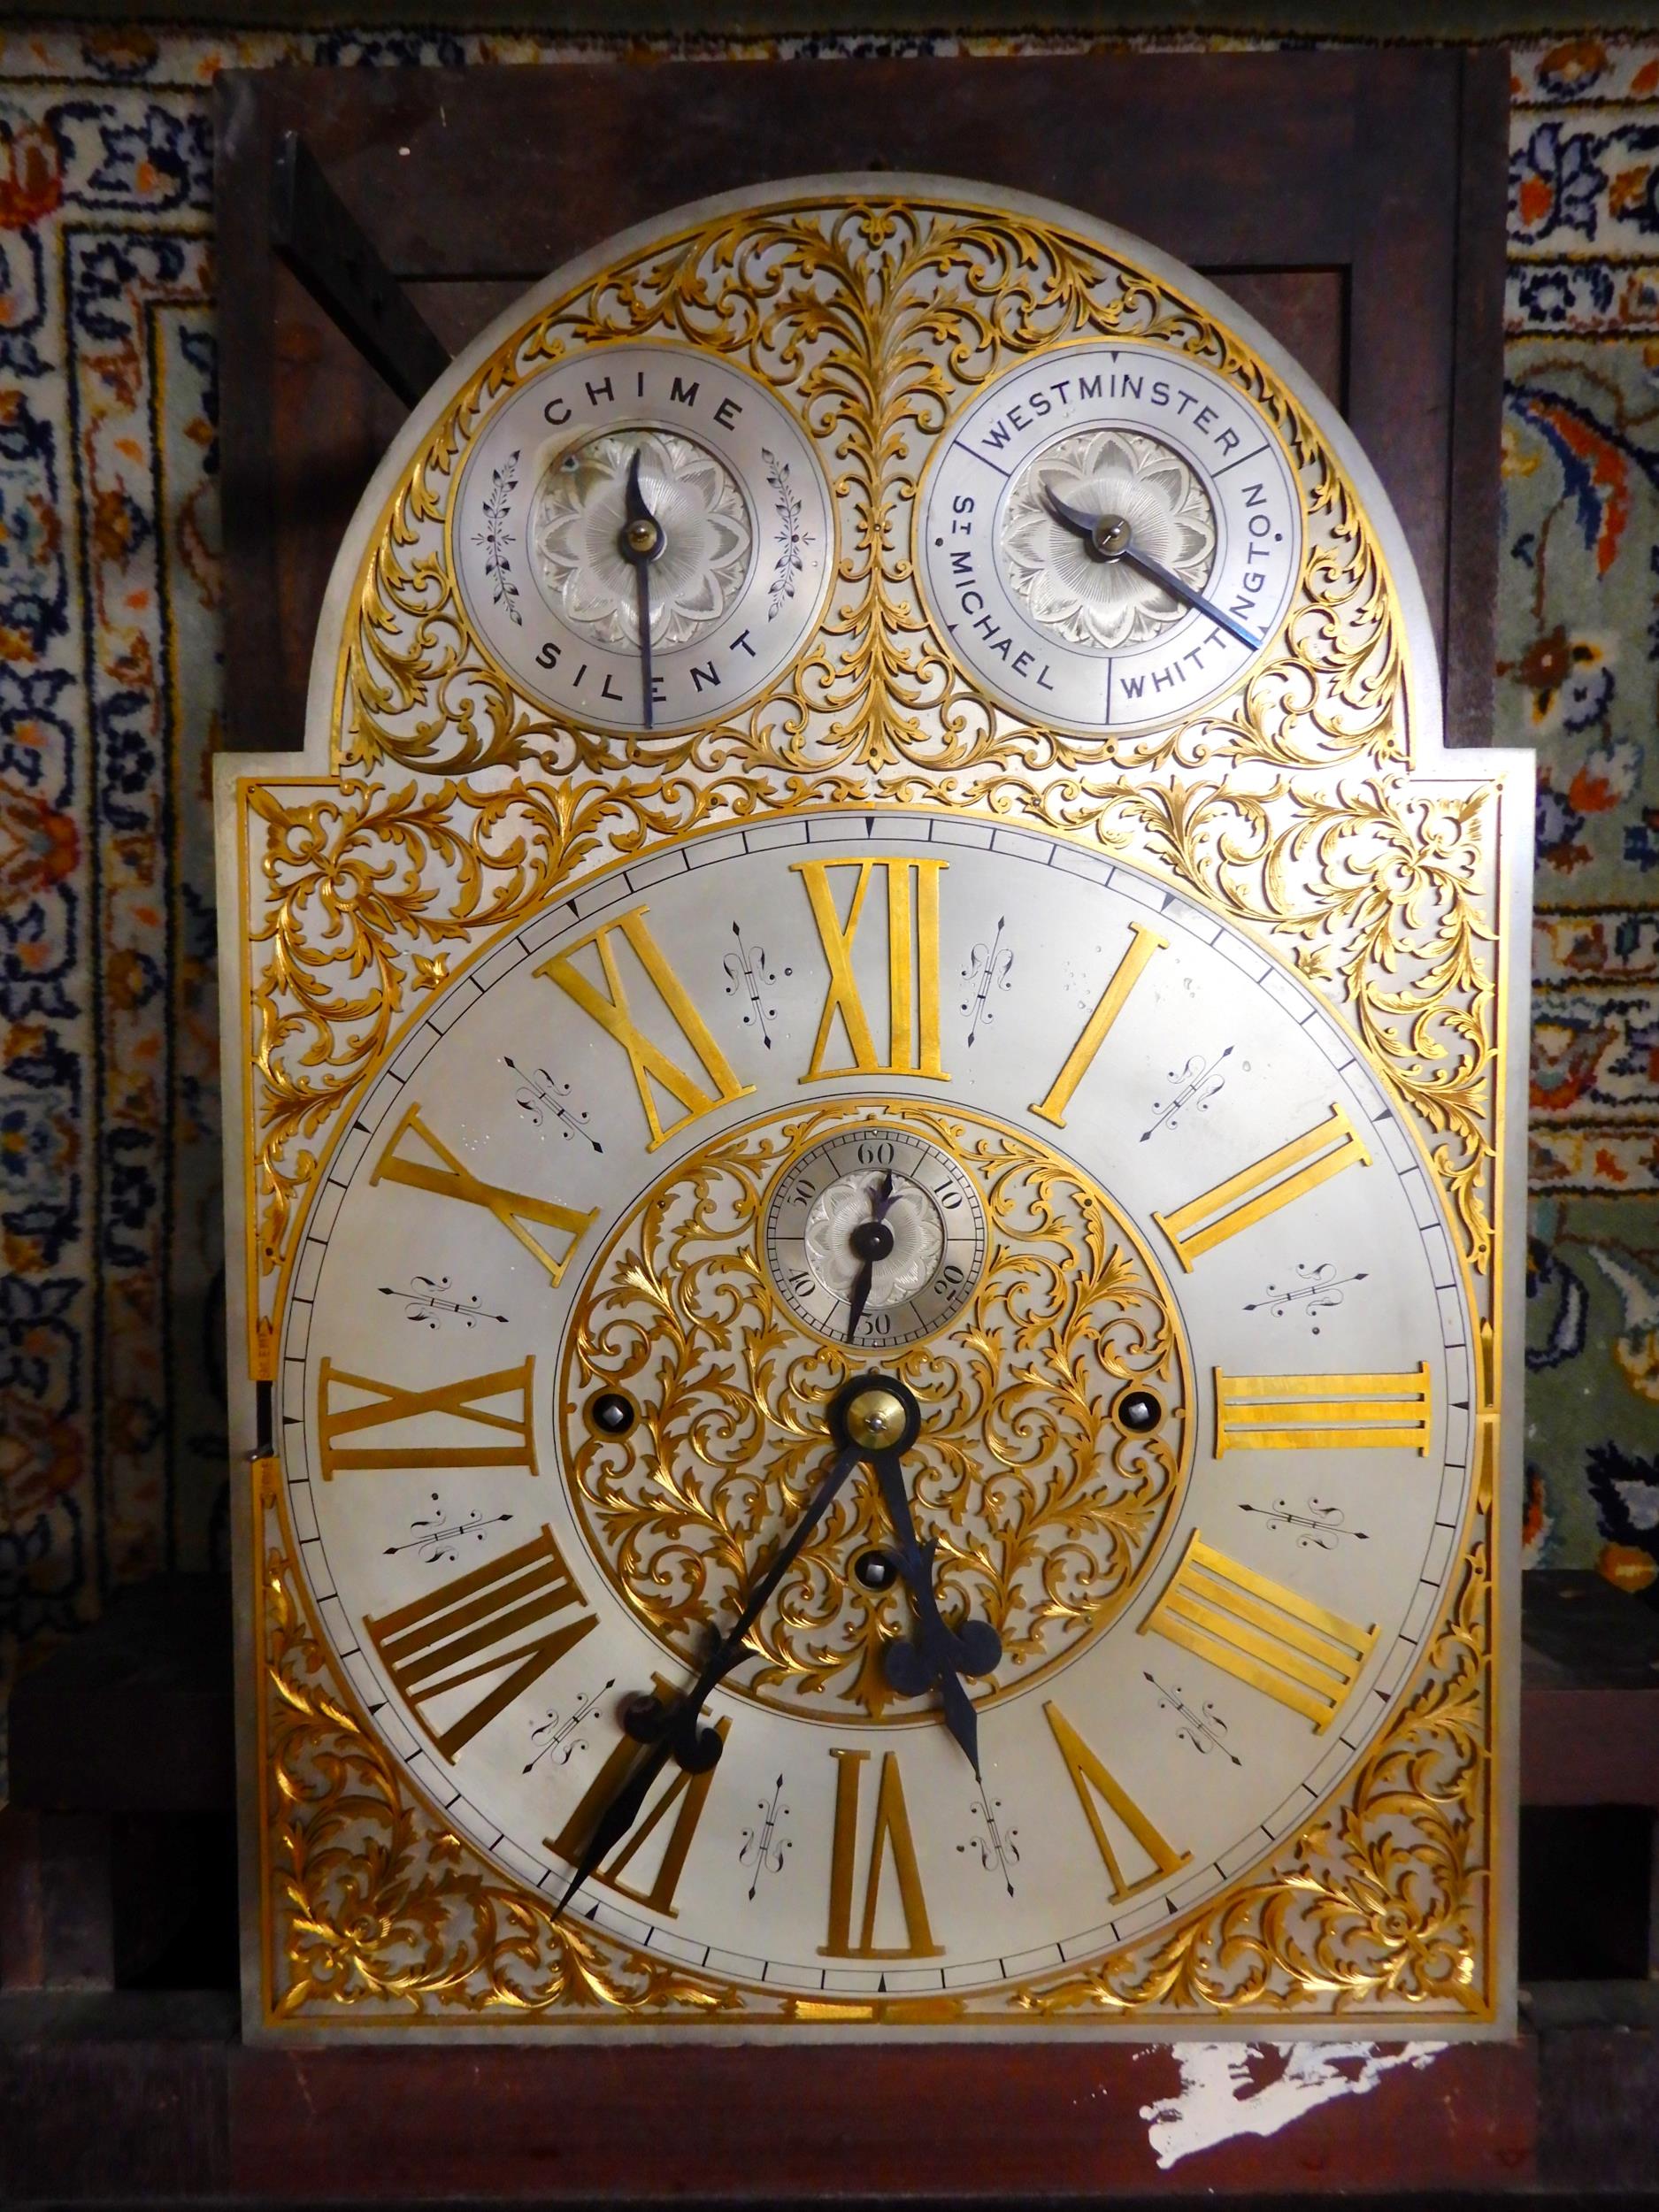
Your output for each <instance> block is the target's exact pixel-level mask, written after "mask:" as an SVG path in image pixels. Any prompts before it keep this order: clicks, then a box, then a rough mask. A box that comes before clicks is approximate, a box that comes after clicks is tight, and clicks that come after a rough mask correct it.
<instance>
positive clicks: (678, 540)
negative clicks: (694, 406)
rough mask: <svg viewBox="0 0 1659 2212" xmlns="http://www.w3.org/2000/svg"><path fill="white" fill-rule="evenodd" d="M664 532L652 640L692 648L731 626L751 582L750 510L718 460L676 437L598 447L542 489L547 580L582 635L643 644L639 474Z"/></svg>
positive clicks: (581, 449) (535, 542)
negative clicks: (637, 549) (630, 546)
mask: <svg viewBox="0 0 1659 2212" xmlns="http://www.w3.org/2000/svg"><path fill="white" fill-rule="evenodd" d="M636 453H637V454H638V456H639V461H640V490H641V494H642V495H643V497H644V500H645V504H646V507H647V509H648V511H649V512H650V514H651V515H652V516H653V517H654V518H655V519H656V521H657V523H658V524H659V525H660V526H661V529H662V533H663V551H662V555H661V557H660V558H659V559H658V560H657V561H656V562H654V563H653V565H652V568H651V636H652V640H653V641H654V642H656V643H657V644H660V645H689V644H693V643H695V641H696V640H697V639H698V638H699V637H701V636H702V635H703V634H704V633H705V632H706V631H708V630H710V629H712V628H713V626H714V625H715V624H716V623H717V622H719V621H722V620H723V619H724V618H725V617H726V614H727V612H728V611H730V609H731V608H732V607H733V604H734V603H736V600H737V598H738V595H739V594H740V593H741V591H742V588H743V582H744V579H745V578H746V577H747V576H748V574H749V559H750V557H751V554H752V551H753V547H754V531H753V529H752V527H751V526H750V522H749V507H748V503H746V501H745V500H744V497H743V495H742V492H741V490H740V489H739V487H738V483H737V480H736V478H735V477H734V476H733V474H732V472H731V470H730V469H728V468H727V467H726V464H725V462H724V461H722V460H721V459H720V458H719V457H718V455H715V454H712V453H710V451H709V450H708V449H707V448H706V447H704V446H700V445H697V444H695V443H694V442H693V441H692V440H691V439H689V438H681V437H677V436H676V435H675V434H673V433H672V431H667V430H662V431H655V432H651V433H649V434H647V435H645V436H643V437H627V438H624V437H603V438H594V439H590V440H589V441H588V443H587V444H586V445H582V446H578V447H577V448H576V449H574V451H572V452H569V453H566V454H565V455H563V456H562V457H561V458H560V459H558V460H557V461H556V462H555V463H554V464H553V465H552V467H551V468H550V469H549V471H548V472H547V474H546V475H545V476H544V477H543V478H542V480H541V483H540V484H539V485H538V486H537V488H536V494H535V498H534V503H533V505H532V508H531V515H530V549H531V557H532V560H533V562H534V572H535V575H536V579H537V580H538V582H539V583H540V584H541V588H542V590H543V591H544V592H545V593H546V594H547V595H548V598H549V600H550V601H551V602H552V603H553V605H554V606H555V607H556V608H557V610H558V611H559V612H560V613H561V614H562V615H563V616H564V617H565V620H566V621H567V622H568V623H569V624H570V626H571V627H572V629H574V630H580V631H583V632H585V633H586V634H588V636H590V637H595V638H597V639H599V640H600V641H601V642H602V643H603V644H606V645H628V646H633V645H637V644H638V643H639V639H640V617H639V602H638V598H637V595H636V593H635V588H634V568H633V565H631V564H630V563H629V562H628V561H626V560H625V559H624V557H623V555H622V550H621V544H622V531H623V526H624V524H625V522H626V519H627V506H626V501H627V480H628V471H629V468H630V466H631V465H632V464H633V461H634V456H635V454H636Z"/></svg>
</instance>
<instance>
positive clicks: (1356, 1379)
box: [1216, 1363, 1433, 1459]
mask: <svg viewBox="0 0 1659 2212" xmlns="http://www.w3.org/2000/svg"><path fill="white" fill-rule="evenodd" d="M1430 1388H1431V1386H1430V1380H1429V1371H1428V1367H1427V1365H1426V1363H1424V1364H1421V1365H1419V1366H1417V1367H1416V1368H1414V1369H1412V1370H1410V1371H1409V1372H1407V1373H1405V1374H1403V1375H1224V1374H1223V1373H1222V1371H1221V1370H1220V1369H1219V1368H1217V1370H1216V1457H1217V1459H1219V1458H1220V1457H1221V1455H1222V1454H1223V1453H1224V1452H1288V1451H1330V1450H1335V1449H1337V1448H1340V1447H1347V1448H1349V1449H1355V1448H1370V1449H1371V1450H1382V1449H1387V1448H1404V1449H1406V1450H1409V1451H1414V1452H1416V1453H1417V1455H1419V1456H1421V1455H1423V1454H1424V1453H1425V1452H1426V1451H1427V1450H1428V1448H1429V1441H1430V1437H1429V1425H1430V1421H1431V1418H1432V1412H1433V1408H1432V1404H1431V1402H1430Z"/></svg>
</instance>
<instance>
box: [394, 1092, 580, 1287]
mask: <svg viewBox="0 0 1659 2212" xmlns="http://www.w3.org/2000/svg"><path fill="white" fill-rule="evenodd" d="M405 1138H408V1139H410V1140H411V1145H413V1144H414V1143H415V1142H416V1141H418V1143H419V1145H424V1146H425V1147H426V1150H427V1152H428V1153H430V1154H431V1155H433V1158H430V1159H423V1158H422V1157H421V1156H420V1154H419V1149H414V1150H413V1156H411V1153H409V1152H403V1151H400V1150H399V1147H400V1146H401V1145H402V1144H403V1141H404V1140H405ZM434 1161H435V1164H434ZM369 1180H370V1182H371V1183H380V1182H388V1183H406V1184H408V1186H409V1187H410V1188H411V1190H424V1191H431V1192H432V1193H433V1194H434V1195H435V1196H437V1197H439V1198H455V1199H459V1200H460V1201H461V1202H462V1203H463V1204H464V1205H468V1206H482V1207H483V1208H484V1209H485V1210H486V1211H487V1212H488V1213H492V1214H494V1215H495V1218H496V1220H497V1221H499V1222H500V1224H501V1225H502V1227H503V1229H506V1230H508V1231H509V1232H511V1234H512V1235H513V1236H515V1237H517V1238H518V1241H519V1243H520V1244H522V1245H523V1247H524V1248H525V1250H526V1252H528V1253H529V1254H530V1256H532V1258H534V1259H537V1260H539V1261H540V1262H541V1264H542V1266H543V1267H544V1268H546V1270H547V1271H548V1276H549V1280H551V1281H552V1282H555V1283H557V1281H558V1280H559V1278H560V1277H561V1276H562V1275H563V1274H564V1272H565V1268H566V1267H567V1266H568V1265H569V1264H570V1259H571V1255H572V1253H573V1252H574V1251H575V1249H576V1247H577V1246H578V1245H579V1244H580V1242H581V1240H582V1238H583V1237H584V1236H585V1235H586V1234H587V1233H588V1230H589V1229H591V1228H592V1226H593V1225H594V1223H595V1221H597V1220H598V1218H599V1210H598V1208H597V1207H595V1209H594V1210H593V1211H592V1212H591V1213H585V1214H583V1213H578V1212H576V1210H574V1209H573V1208H572V1207H570V1206H561V1205H558V1204H557V1203H556V1202H555V1201H554V1200H552V1199H550V1198H532V1197H528V1196H526V1194H525V1193H523V1192H522V1191H512V1190H503V1188H502V1187H501V1185H500V1184H499V1183H486V1182H484V1181H483V1180H482V1179H480V1177H479V1176H476V1175H474V1174H473V1172H472V1170H471V1168H469V1167H468V1166H466V1164H465V1163H464V1162H463V1161H461V1160H458V1159H457V1157H456V1156H455V1154H454V1153H453V1152H451V1151H450V1149H449V1146H448V1145H447V1144H445V1143H444V1141H443V1140H442V1137H440V1136H438V1135H436V1134H435V1133H434V1131H433V1130H432V1129H430V1128H429V1127H428V1126H427V1125H426V1122H425V1121H423V1120H422V1118H421V1113H420V1109H419V1106H412V1105H411V1107H409V1108H408V1110H406V1111H405V1113H404V1115H403V1119H402V1120H401V1121H400V1122H399V1123H398V1125H397V1126H396V1129H394V1130H393V1132H392V1134H391V1139H390V1141H389V1142H388V1145H387V1147H386V1149H385V1150H384V1151H383V1152H382V1153H381V1155H380V1162H379V1164H378V1165H377V1166H376V1168H375V1171H374V1172H373V1175H372V1176H371V1177H370V1178H369ZM537 1228H541V1229H550V1230H552V1231H553V1232H554V1233H555V1235H556V1236H557V1238H558V1239H559V1240H561V1242H562V1245H563V1249H562V1250H559V1251H557V1252H555V1251H551V1250H549V1247H548V1245H547V1244H546V1243H544V1242H543V1241H542V1240H541V1238H540V1237H538V1236H537V1235H536V1234H535V1230H536V1229H537Z"/></svg>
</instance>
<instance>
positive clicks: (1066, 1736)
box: [1043, 1699, 1192, 1905]
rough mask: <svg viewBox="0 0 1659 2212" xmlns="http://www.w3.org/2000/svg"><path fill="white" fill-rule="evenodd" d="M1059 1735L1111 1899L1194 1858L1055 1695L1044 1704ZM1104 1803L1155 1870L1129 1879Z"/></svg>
mask: <svg viewBox="0 0 1659 2212" xmlns="http://www.w3.org/2000/svg"><path fill="white" fill-rule="evenodd" d="M1043 1711H1044V1713H1045V1714H1046V1715H1047V1716H1048V1726H1049V1728H1050V1729H1051V1730H1052V1732H1053V1734H1054V1740H1055V1741H1056V1743H1057V1744H1058V1745H1059V1747H1060V1756H1061V1757H1062V1758H1063V1759H1064V1761H1065V1770H1066V1772H1067V1773H1068V1774H1069V1775H1070V1776H1071V1786H1072V1788H1073V1789H1075V1790H1076V1792H1077V1797H1078V1802H1079V1805H1081V1806H1082V1808H1083V1813H1084V1816H1085V1818H1086V1819H1087V1822H1088V1824H1089V1830H1090V1832H1091V1833H1092V1834H1093V1836H1094V1844H1095V1847H1096V1849H1097V1850H1098V1851H1099V1853H1100V1855H1101V1858H1102V1863H1104V1865H1105V1868H1106V1878H1107V1880H1108V1881H1109V1882H1110V1884H1111V1901H1112V1902H1113V1904H1114V1905H1120V1904H1121V1903H1122V1902H1123V1901H1124V1899H1125V1897H1133V1896H1134V1895H1135V1893H1136V1892H1137V1891H1139V1890H1143V1889H1146V1888H1148V1887H1149V1886H1150V1885H1151V1884H1152V1883H1154V1882H1161V1881H1167V1880H1168V1879H1169V1878H1170V1876H1171V1874H1176V1873H1179V1870H1181V1868H1182V1867H1184V1866H1185V1865H1187V1863H1188V1861H1189V1860H1190V1859H1191V1857H1192V1853H1191V1852H1190V1851H1178V1850H1176V1848H1175V1847H1174V1845H1173V1844H1171V1843H1169V1842H1167V1841H1166V1840H1165V1839H1164V1836H1163V1835H1162V1834H1161V1833H1160V1832H1159V1831H1158V1830H1157V1829H1156V1827H1154V1825H1153V1824H1152V1823H1151V1821H1150V1820H1149V1819H1148V1817H1147V1816H1146V1814H1145V1813H1143V1812H1142V1811H1141V1808H1140V1806H1139V1805H1137V1804H1136V1803H1135V1801H1134V1800H1133V1797H1131V1796H1130V1795H1129V1793H1128V1792H1127V1791H1126V1790H1125V1788H1124V1786H1123V1784H1122V1783H1121V1782H1119V1781H1118V1778H1117V1777H1116V1775H1114V1774H1113V1773H1112V1772H1111V1770H1110V1768H1109V1767H1108V1766H1107V1765H1106V1764H1105V1763H1104V1762H1103V1761H1102V1759H1101V1757H1100V1756H1099V1755H1098V1754H1097V1753H1095V1752H1094V1751H1091V1750H1090V1748H1089V1747H1088V1746H1087V1744H1086V1743H1085V1742H1084V1740H1083V1739H1082V1737H1081V1736H1079V1734H1078V1732H1077V1730H1076V1729H1075V1728H1073V1727H1072V1725H1071V1722H1070V1721H1069V1720H1068V1719H1067V1718H1066V1717H1065V1715H1064V1713H1063V1712H1062V1711H1061V1710H1060V1708H1059V1707H1058V1706H1057V1705H1056V1704H1055V1703H1054V1701H1053V1700H1052V1699H1050V1700H1049V1701H1048V1703H1047V1704H1045V1705H1044V1707H1043ZM1102 1804H1103V1805H1104V1806H1105V1807H1106V1809H1108V1810H1109V1811H1110V1813H1112V1814H1113V1815H1114V1816H1115V1817H1116V1818H1117V1819H1118V1821H1119V1822H1121V1824H1123V1826H1124V1827H1125V1828H1126V1829H1127V1830H1128V1832H1129V1833H1130V1835H1131V1836H1132V1837H1133V1839H1134V1840H1135V1842H1136V1843H1137V1844H1139V1846H1140V1847H1141V1851H1142V1852H1143V1853H1144V1854H1145V1855H1146V1856H1147V1857H1148V1859H1150V1861H1151V1862H1152V1869H1151V1871H1150V1873H1148V1874H1142V1875H1141V1876H1139V1877H1138V1878H1136V1879H1134V1880H1133V1881H1125V1878H1124V1871H1123V1866H1122V1863H1121V1862H1120V1861H1119V1859H1118V1853H1117V1850H1116V1848H1115V1847H1114V1845H1113V1842H1112V1838H1111V1832H1110V1830H1109V1829H1108V1827H1107V1825H1106V1823H1105V1821H1104V1820H1103V1819H1102V1816H1101V1807H1102Z"/></svg>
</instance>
